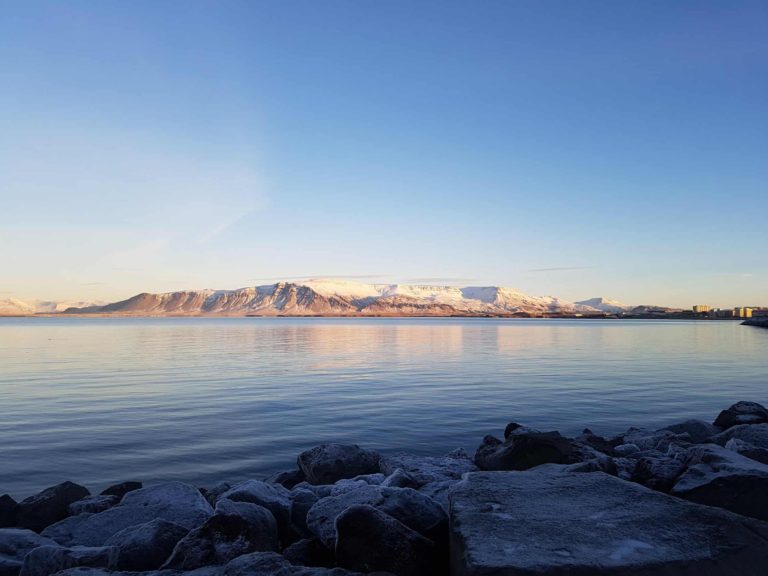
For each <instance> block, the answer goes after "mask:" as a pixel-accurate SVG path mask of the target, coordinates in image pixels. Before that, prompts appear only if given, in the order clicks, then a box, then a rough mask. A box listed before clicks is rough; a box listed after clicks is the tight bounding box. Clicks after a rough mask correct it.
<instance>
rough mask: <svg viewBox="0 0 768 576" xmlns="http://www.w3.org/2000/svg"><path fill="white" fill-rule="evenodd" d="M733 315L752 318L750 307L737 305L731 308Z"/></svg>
mask: <svg viewBox="0 0 768 576" xmlns="http://www.w3.org/2000/svg"><path fill="white" fill-rule="evenodd" d="M733 315H734V316H735V317H736V318H752V308H745V307H741V306H739V307H737V308H734V309H733Z"/></svg>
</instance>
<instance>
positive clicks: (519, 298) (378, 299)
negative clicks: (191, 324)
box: [65, 279, 629, 316]
mask: <svg viewBox="0 0 768 576" xmlns="http://www.w3.org/2000/svg"><path fill="white" fill-rule="evenodd" d="M593 300H600V302H605V303H608V302H612V301H610V300H603V299H593ZM585 302H589V301H585ZM604 305H606V306H607V304H604ZM626 308H629V307H626ZM621 309H622V310H623V309H625V308H624V307H622V308H621ZM606 311H610V312H612V311H613V310H604V309H603V308H600V307H597V306H591V305H588V304H584V303H582V302H569V301H566V300H562V299H560V298H556V297H552V296H530V295H528V294H525V293H523V292H520V291H518V290H514V289H512V288H505V287H499V286H468V287H463V288H461V287H455V286H433V285H412V284H364V283H360V282H349V281H342V280H333V279H319V280H308V281H305V282H277V283H275V284H269V285H265V286H255V287H248V288H240V289H237V290H188V291H181V292H167V293H162V294H151V293H142V294H137V295H136V296H133V297H132V298H128V299H127V300H122V301H120V302H114V303H111V304H106V305H100V306H75V307H71V308H68V309H66V310H65V312H66V313H68V314H110V315H136V316H144V315H149V316H172V315H176V316H195V315H222V316H245V315H263V316H282V315H285V316H307V315H317V316H454V315H455V316H482V315H532V316H539V315H543V314H550V313H583V314H599V313H603V312H606Z"/></svg>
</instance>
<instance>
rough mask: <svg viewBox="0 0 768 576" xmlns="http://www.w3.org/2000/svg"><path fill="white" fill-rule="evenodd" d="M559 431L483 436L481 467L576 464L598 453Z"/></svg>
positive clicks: (478, 461)
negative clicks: (587, 451)
mask: <svg viewBox="0 0 768 576" xmlns="http://www.w3.org/2000/svg"><path fill="white" fill-rule="evenodd" d="M585 452H586V451H585V450H584V448H583V447H582V446H580V445H578V444H577V443H575V442H573V441H572V440H569V439H568V438H565V437H564V436H561V435H560V433H559V432H529V433H524V434H517V433H516V431H515V433H512V434H510V435H509V436H507V438H506V439H505V440H504V442H502V441H501V440H498V439H497V438H494V437H493V436H486V437H485V438H483V443H482V444H481V445H480V446H479V447H478V448H477V451H476V452H475V464H476V465H477V467H478V468H480V470H528V469H529V468H534V467H535V466H540V465H541V464H574V463H576V462H582V461H584V460H589V459H591V458H592V457H594V453H589V454H586V453H585Z"/></svg>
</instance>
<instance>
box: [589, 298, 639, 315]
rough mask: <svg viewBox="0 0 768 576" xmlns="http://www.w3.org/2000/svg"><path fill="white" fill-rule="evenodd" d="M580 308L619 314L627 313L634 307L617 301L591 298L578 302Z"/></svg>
mask: <svg viewBox="0 0 768 576" xmlns="http://www.w3.org/2000/svg"><path fill="white" fill-rule="evenodd" d="M576 304H578V305H579V306H587V307H589V308H594V309H595V310H601V311H603V312H608V313H611V314H617V313H619V312H626V311H628V310H631V309H632V308H633V307H632V306H628V305H627V304H622V303H621V302H617V301H616V300H609V299H608V298H602V297H598V298H590V299H589V300H580V301H579V302H576Z"/></svg>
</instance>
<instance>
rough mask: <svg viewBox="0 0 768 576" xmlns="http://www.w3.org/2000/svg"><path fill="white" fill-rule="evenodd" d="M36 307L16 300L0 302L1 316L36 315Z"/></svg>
mask: <svg viewBox="0 0 768 576" xmlns="http://www.w3.org/2000/svg"><path fill="white" fill-rule="evenodd" d="M34 313H35V307H34V306H32V305H31V304H28V303H27V302H22V301H21V300H17V299H16V298H6V299H5V300H0V316H24V315H27V314H34Z"/></svg>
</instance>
